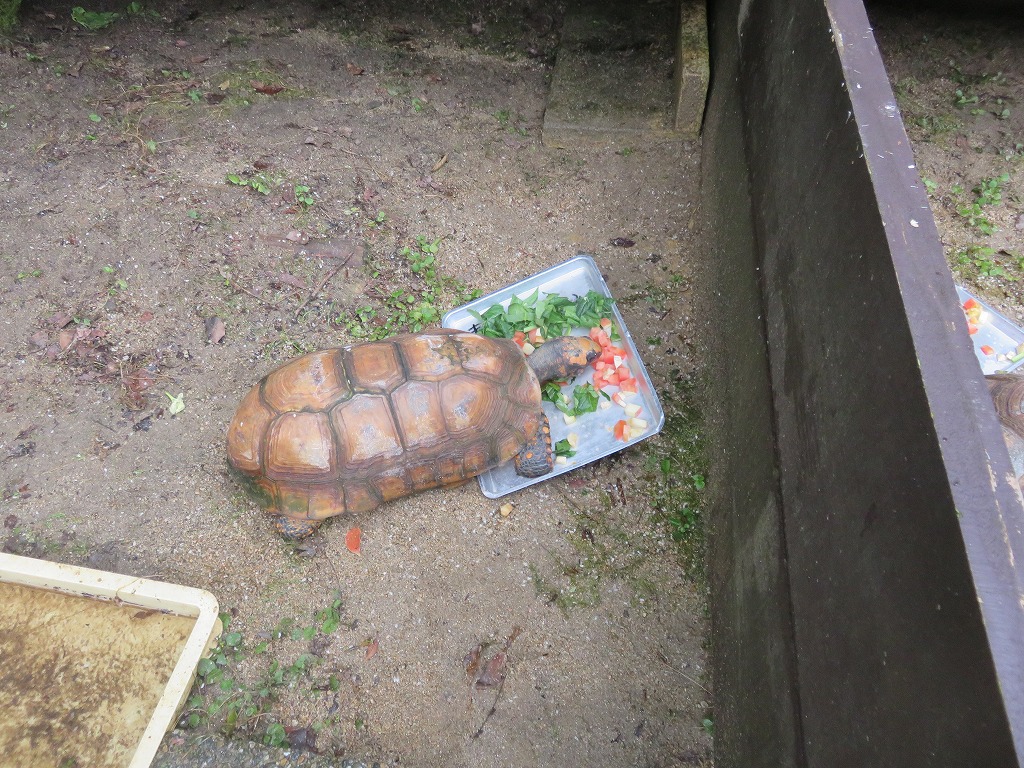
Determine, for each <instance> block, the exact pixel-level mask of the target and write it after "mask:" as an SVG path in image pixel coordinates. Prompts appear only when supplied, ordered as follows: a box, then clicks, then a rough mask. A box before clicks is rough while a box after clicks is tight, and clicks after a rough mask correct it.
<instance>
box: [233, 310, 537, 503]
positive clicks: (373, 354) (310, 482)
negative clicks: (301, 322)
mask: <svg viewBox="0 0 1024 768" xmlns="http://www.w3.org/2000/svg"><path fill="white" fill-rule="evenodd" d="M542 417H543V410H542V408H541V392H540V384H539V382H538V380H537V376H536V375H535V374H534V372H533V370H531V368H530V367H529V366H528V365H527V363H526V358H525V357H524V355H523V354H522V352H521V351H520V349H519V347H518V346H516V344H515V343H514V342H512V341H510V340H508V339H492V338H486V337H483V336H477V335H475V334H471V333H464V332H459V331H447V330H441V331H433V332H429V333H420V334H408V335H404V336H396V337H393V338H391V339H387V340H385V341H380V342H373V343H364V344H355V345H352V346H347V347H341V348H338V349H328V350H324V351H321V352H313V353H311V354H308V355H304V356H302V357H299V358H296V359H295V360H292V361H290V362H288V363H286V364H285V365H283V366H281V367H280V368H278V369H277V370H275V371H273V372H271V373H270V374H268V375H267V376H266V377H264V378H263V379H262V380H261V381H260V382H259V383H258V384H256V385H255V386H254V387H253V388H252V389H251V390H250V391H249V393H248V394H247V395H246V396H245V398H244V399H243V400H242V402H241V404H240V405H239V407H238V411H237V412H236V413H235V416H234V418H233V419H232V421H231V425H230V426H229V428H228V435H227V444H228V461H229V463H230V465H231V467H232V468H233V469H234V470H236V471H237V472H238V473H240V474H241V475H242V476H243V477H244V478H246V479H247V480H249V481H250V485H251V486H252V487H254V490H256V492H257V493H258V495H259V496H261V500H262V501H263V503H264V505H265V506H266V508H267V511H269V512H271V513H273V514H277V515H283V516H285V517H286V518H290V519H292V520H295V521H300V520H301V521H312V522H318V521H321V520H323V519H325V518H327V517H331V516H333V515H339V514H342V513H344V512H366V511H369V510H371V509H373V508H375V507H377V506H378V505H379V504H381V503H383V502H386V501H391V500H393V499H397V498H400V497H402V496H406V495H408V494H410V493H413V492H416V491H421V490H425V489H428V488H435V487H438V486H443V485H450V484H453V483H458V482H460V481H463V480H465V479H467V478H471V477H474V476H476V475H478V474H480V473H482V472H485V471H487V470H488V469H490V468H492V467H494V466H497V465H498V464H501V463H503V462H505V461H507V460H509V459H510V458H512V457H513V456H515V455H516V454H517V453H518V452H519V451H520V449H521V448H522V447H523V445H524V444H525V442H526V440H527V435H529V434H530V433H531V431H533V430H535V429H536V428H537V425H538V420H539V419H540V418H542Z"/></svg>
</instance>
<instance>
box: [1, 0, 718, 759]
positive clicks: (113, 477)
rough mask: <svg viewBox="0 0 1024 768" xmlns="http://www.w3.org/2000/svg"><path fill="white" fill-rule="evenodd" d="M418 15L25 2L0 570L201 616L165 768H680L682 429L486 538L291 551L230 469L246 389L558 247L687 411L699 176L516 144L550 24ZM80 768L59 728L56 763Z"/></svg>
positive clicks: (496, 519) (11, 187)
mask: <svg viewBox="0 0 1024 768" xmlns="http://www.w3.org/2000/svg"><path fill="white" fill-rule="evenodd" d="M432 5H433V4H432V3H422V4H417V3H404V2H403V3H387V2H385V3H361V2H350V3H340V4H323V5H318V4H312V3H311V4H308V5H307V4H301V3H284V4H282V3H274V4H266V5H258V4H246V5H245V6H242V5H240V4H224V5H220V4H217V3H204V4H190V3H184V2H182V3H165V4H161V5H159V6H152V7H150V6H149V5H148V4H139V3H132V4H131V5H130V6H128V8H124V7H122V6H121V5H117V4H109V3H108V4H105V5H98V6H97V5H93V6H90V7H89V8H88V9H86V10H87V11H88V13H86V14H82V12H81V11H79V12H77V13H76V16H77V18H76V19H73V18H72V15H73V11H72V4H70V3H69V4H62V3H55V2H48V1H47V0H43V1H41V2H34V3H27V4H26V5H25V6H23V8H22V14H21V15H22V26H21V27H20V28H19V29H18V30H16V32H15V33H14V35H13V36H12V37H11V38H10V39H9V40H6V41H0V45H2V46H3V49H4V53H5V55H3V56H0V82H2V83H3V88H2V89H0V221H2V222H3V226H2V227H0V256H2V266H0V291H2V294H0V295H2V301H3V306H4V313H3V318H2V327H3V334H2V337H0V490H2V501H0V508H2V514H0V518H2V519H3V524H4V529H3V537H2V540H3V548H4V551H8V552H14V553H18V554H25V555H30V556H35V557H45V558H48V559H53V560H57V561H61V562H67V563H72V564H79V565H86V566H90V567H94V568H100V569H108V570H113V571H118V572H125V573H131V574H137V575H143V576H148V577H153V578H157V579H163V580H167V581H171V582H175V583H181V584H186V585H192V586H197V587H201V588H203V589H206V590H209V591H210V592H212V593H213V594H214V595H215V596H216V597H217V599H218V600H219V602H220V606H221V609H222V611H224V612H225V617H226V619H227V620H228V623H229V626H228V628H227V631H226V633H225V635H224V638H223V640H222V646H221V648H220V650H219V651H218V654H217V655H216V656H215V659H214V662H212V663H208V664H206V665H205V666H204V667H203V668H201V670H200V672H201V681H205V684H204V685H200V686H197V688H196V689H195V691H194V695H193V696H192V697H191V698H190V700H189V703H188V706H187V708H186V711H185V713H184V715H183V717H182V723H181V725H182V727H181V728H180V729H179V730H176V731H174V732H172V733H171V734H169V735H168V737H167V739H166V740H165V742H164V744H163V746H162V751H161V754H160V756H159V757H158V761H157V764H158V765H161V766H185V765H200V764H217V765H236V764H237V765H256V764H260V765H263V764H267V765H270V764H289V763H290V764H308V765H314V764H317V763H318V761H328V760H335V759H336V758H339V757H344V758H345V759H351V760H360V759H363V758H366V759H368V760H376V761H379V762H381V763H382V764H392V765H397V764H399V763H401V764H403V765H419V766H431V765H448V766H451V765H474V766H492V765H493V766H521V765H536V766H543V765H588V766H621V765H691V764H692V765H707V764H710V760H711V735H710V731H711V728H712V721H711V718H712V713H711V712H710V704H709V702H710V692H709V688H710V682H709V681H708V680H707V678H706V675H705V651H704V638H705V606H704V600H703V587H702V585H701V582H700V579H699V574H697V573H696V572H697V571H699V565H698V562H699V553H698V552H697V549H698V548H699V547H697V544H699V542H698V543H697V544H694V545H693V546H685V541H684V546H681V545H680V543H679V541H678V539H680V538H681V536H680V535H679V534H680V525H679V524H680V519H681V518H680V517H679V511H678V510H677V511H676V512H675V513H672V512H671V511H668V512H667V511H666V503H667V502H666V499H669V500H670V501H671V499H672V498H677V497H674V496H673V495H672V489H673V488H674V487H679V486H680V485H688V486H690V487H691V490H692V489H698V490H699V487H700V486H701V485H702V484H703V478H702V477H701V476H700V474H699V467H698V466H697V465H696V464H691V463H687V462H685V461H683V460H681V459H679V458H678V457H680V456H683V455H686V449H687V448H688V447H690V446H686V445H683V446H680V444H679V443H680V441H684V442H685V441H690V442H693V441H694V439H695V436H694V434H693V433H692V432H686V431H685V430H684V431H682V432H672V431H671V430H670V431H669V432H668V433H666V434H663V435H662V436H660V437H658V438H656V439H653V440H651V441H648V442H647V443H646V444H644V445H643V446H642V447H638V448H635V449H631V450H629V451H627V452H625V453H623V454H620V455H617V456H615V457H613V458H609V459H605V460H603V461H601V462H599V463H597V464H595V465H591V466H588V467H586V468H583V469H580V470H578V471H575V472H572V473H570V474H568V475H566V476H564V477H560V478H558V479H555V480H552V481H550V482H548V483H544V484H541V485H539V486H535V487H533V488H530V489H527V490H524V491H521V492H519V493H517V494H516V495H514V496H513V497H512V501H513V503H514V510H513V511H512V512H511V514H510V515H508V516H503V515H502V514H500V513H499V510H498V503H497V502H494V501H491V500H488V499H486V498H484V497H483V496H482V495H481V494H480V492H479V491H478V489H477V487H476V485H475V484H469V485H466V486H463V487H461V488H458V489H456V490H446V491H434V492H428V493H425V494H422V495H420V496H417V497H414V498H411V499H409V500H407V501H402V502H396V503H392V504H391V505H389V506H386V507H385V508H382V509H381V510H378V511H377V512H376V513H373V514H366V515H359V516H356V517H354V518H350V519H345V520H338V521H335V522H334V523H333V524H330V525H327V526H325V527H324V528H323V529H322V531H321V532H319V533H317V534H316V535H315V536H314V537H313V538H312V539H310V540H308V541H307V542H305V543H303V544H301V545H298V546H296V545H289V544H286V543H284V542H282V541H281V539H280V538H279V537H278V536H277V535H276V534H275V532H274V531H273V530H272V528H271V526H270V524H269V521H268V519H267V517H266V515H265V514H264V513H263V512H261V511H260V509H259V508H258V507H257V506H256V504H255V503H254V502H253V501H252V500H250V499H249V498H248V497H247V496H246V495H245V494H244V493H243V492H242V491H241V489H240V488H239V486H238V485H237V484H236V482H235V481H234V480H233V479H232V478H231V477H230V476H229V475H228V473H227V468H226V463H225V442H224V439H225V430H226V427H227V423H228V420H229V419H230V418H231V415H232V413H233V411H234V409H235V407H236V406H237V404H238V402H239V400H240V399H241V397H242V395H243V394H244V393H245V391H246V390H247V389H248V388H249V387H250V386H251V385H252V384H253V382H255V381H256V380H257V379H258V378H259V377H261V376H262V375H264V374H265V373H267V372H269V371H270V370H272V369H273V368H274V367H276V366H277V365H278V364H280V363H282V362H283V361H285V360H287V359H289V358H290V357H293V356H295V355H297V354H299V353H301V352H304V351H308V350H313V349H318V348H323V347H328V346H335V345H339V344H343V343H348V342H351V341H352V340H353V339H354V338H355V337H356V336H358V335H366V334H380V333H384V332H388V331H391V330H397V329H400V328H403V327H406V326H408V325H409V324H410V323H415V322H418V321H422V322H425V323H426V324H428V325H429V324H431V323H435V324H436V319H437V313H438V312H442V311H444V310H446V309H448V308H451V307H452V306H454V305H456V304H458V303H460V302H462V301H464V300H465V297H466V295H467V291H469V290H470V289H479V290H482V291H484V292H488V291H491V290H493V289H496V288H499V287H502V286H504V285H507V284H509V283H511V282H514V281H516V280H519V279H521V278H523V277H525V276H528V275H530V274H532V273H535V272H537V271H539V270H541V269H543V268H545V267H548V266H550V265H553V264H556V263H558V262H561V261H563V260H565V259H567V258H570V257H572V256H574V255H576V254H577V253H581V252H582V253H590V254H593V255H594V256H595V258H596V259H597V261H598V264H599V265H600V268H601V269H602V271H603V272H604V273H605V275H606V277H607V280H608V284H609V286H610V288H611V290H612V292H613V293H614V294H615V295H616V297H618V298H619V299H620V308H621V310H622V311H623V313H624V315H625V317H626V321H627V323H628V324H629V326H630V329H631V330H632V332H633V335H634V337H635V339H637V341H638V343H639V344H640V348H641V353H642V355H643V358H644V360H645V362H646V363H647V365H648V368H649V370H650V373H651V375H652V377H653V379H654V380H655V383H656V385H657V387H658V390H659V392H660V394H661V396H662V399H663V402H664V403H665V404H666V407H667V408H668V410H669V417H670V423H676V422H675V421H673V418H674V416H675V415H676V414H677V411H678V410H679V409H680V408H681V407H682V406H683V405H685V404H686V402H687V400H686V398H687V395H686V388H685V386H683V385H684V383H685V381H686V380H687V379H688V377H690V376H691V375H692V374H693V372H694V371H695V369H696V368H697V367H698V361H697V360H696V359H695V353H694V347H693V342H692V330H691V328H692V323H691V318H690V317H689V316H688V314H689V311H690V309H689V308H690V306H691V304H690V290H691V286H690V274H691V265H692V264H693V261H694V260H695V259H697V258H700V257H701V249H700V248H699V244H698V243H697V241H696V234H697V233H696V232H695V231H694V226H695V225H694V222H695V221H696V220H697V215H696V214H697V205H698V186H699V180H698V155H699V147H698V146H693V145H690V144H687V143H683V142H659V143H652V142H645V141H639V142H636V143H633V144H630V145H623V146H617V147H610V148H606V149H595V150H590V149H586V148H578V149H572V150H554V149H548V148H545V147H544V145H543V144H542V142H541V121H542V117H543V111H544V104H545V95H546V84H547V78H548V77H549V75H550V71H551V65H552V62H553V56H554V53H555V50H556V45H557V41H558V29H559V23H560V18H561V16H560V10H559V6H558V5H557V4H547V5H545V4H543V3H536V2H534V3H526V2H506V3H487V4H479V3H465V4H462V5H460V4H459V3H449V4H446V5H445V6H444V8H443V9H440V10H438V9H435V10H432V11H431V12H429V13H427V12H424V11H423V8H425V7H428V6H432ZM419 6H422V7H423V8H421V7H419ZM101 11H117V12H119V13H120V14H121V15H120V16H119V17H118V18H111V17H107V18H105V17H102V16H100V15H98V12H101ZM89 26H92V27H98V28H96V29H94V30H90V29H88V28H87V27H89ZM670 65H671V62H667V66H669V67H670ZM435 242H436V243H437V253H436V259H437V274H436V276H432V277H425V276H424V273H423V272H420V273H416V272H414V271H413V270H412V269H411V266H412V262H418V261H422V260H423V259H424V258H425V257H426V256H428V255H430V248H429V247H424V246H429V244H431V243H435ZM404 249H411V250H404ZM395 291H399V293H398V294H395V293H393V292H395ZM406 294H411V296H412V299H411V300H406V299H405V298H403V296H404V295H406ZM683 512H684V513H686V514H692V515H693V516H696V515H697V514H698V510H693V509H691V510H689V511H687V510H686V509H685V508H683ZM673 514H674V516H673ZM673 521H674V523H675V526H676V527H675V529H674V530H673V528H672V525H671V523H672V522H673ZM691 522H693V521H692V520H691ZM697 522H699V521H697ZM352 526H359V527H360V528H361V530H362V543H361V553H360V554H359V555H356V554H353V553H352V552H350V551H349V550H348V549H347V548H346V533H347V531H348V530H349V528H350V527H352ZM682 538H685V537H682ZM691 544H693V542H691ZM110 684H111V685H117V680H116V678H114V677H113V676H112V679H111V680H110ZM223 733H227V734H229V735H230V739H229V740H224V738H223V737H222V736H221V734H223ZM264 745H269V747H265V746H264ZM278 747H284V748H285V751H283V752H282V751H279V750H277V749H276V748H278ZM268 748H269V749H270V751H267V749H268ZM58 751H59V750H58ZM315 753H318V754H315ZM78 764H79V763H78V762H76V758H75V744H74V738H73V735H69V737H68V739H67V742H66V744H65V745H64V746H63V751H59V754H56V755H55V762H54V765H61V766H72V765H78ZM323 764H327V762H324V763H323ZM331 764H337V763H336V762H332V763H331Z"/></svg>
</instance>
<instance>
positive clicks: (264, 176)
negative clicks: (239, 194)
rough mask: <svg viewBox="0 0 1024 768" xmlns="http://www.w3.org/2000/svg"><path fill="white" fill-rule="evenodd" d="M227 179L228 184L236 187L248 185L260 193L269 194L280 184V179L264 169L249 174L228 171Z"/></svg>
mask: <svg viewBox="0 0 1024 768" xmlns="http://www.w3.org/2000/svg"><path fill="white" fill-rule="evenodd" d="M227 180H228V183H229V184H234V185H235V186H236V187H249V188H251V189H253V190H254V191H256V192H258V193H260V194H261V195H269V194H270V193H271V191H272V190H273V189H274V188H275V187H278V186H280V184H281V181H280V179H278V178H277V177H276V176H273V175H271V174H269V173H267V172H265V171H259V172H258V173H254V174H252V175H251V176H241V175H239V174H237V173H229V174H228V175H227Z"/></svg>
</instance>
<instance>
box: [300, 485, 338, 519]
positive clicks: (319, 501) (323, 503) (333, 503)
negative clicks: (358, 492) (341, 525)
mask: <svg viewBox="0 0 1024 768" xmlns="http://www.w3.org/2000/svg"><path fill="white" fill-rule="evenodd" d="M306 493H307V494H308V497H309V504H308V507H307V510H306V515H305V516H306V517H307V518H308V519H310V520H323V519H325V518H328V517H331V516H332V515H336V514H338V513H339V512H344V511H345V510H346V507H345V489H344V488H343V487H342V486H341V485H339V484H338V483H326V484H324V485H317V486H310V487H309V488H307V489H306Z"/></svg>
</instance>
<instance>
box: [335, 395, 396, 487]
mask: <svg viewBox="0 0 1024 768" xmlns="http://www.w3.org/2000/svg"><path fill="white" fill-rule="evenodd" d="M331 421H332V422H333V424H334V431H335V433H336V434H337V435H338V436H339V437H341V439H342V442H343V444H344V445H343V446H342V450H341V460H340V464H341V466H342V467H344V468H345V469H346V470H348V471H350V472H356V473H361V472H363V471H364V469H365V467H366V465H367V464H369V463H370V462H374V461H376V460H387V459H397V458H398V457H400V456H401V455H402V452H403V448H402V441H401V439H400V438H399V437H398V430H397V429H396V428H395V423H394V421H393V420H392V418H391V408H390V407H389V406H388V401H387V399H386V398H385V397H384V396H383V395H362V396H360V397H354V398H352V399H351V400H349V401H347V402H344V403H341V404H340V405H338V406H337V407H335V408H334V409H333V410H332V411H331Z"/></svg>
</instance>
